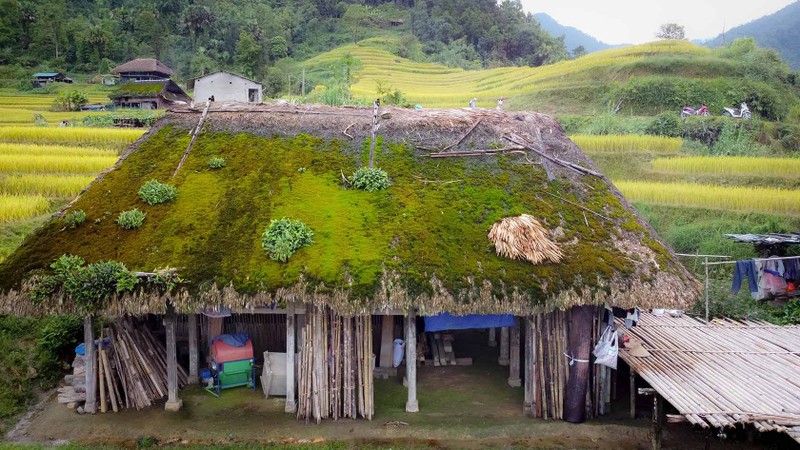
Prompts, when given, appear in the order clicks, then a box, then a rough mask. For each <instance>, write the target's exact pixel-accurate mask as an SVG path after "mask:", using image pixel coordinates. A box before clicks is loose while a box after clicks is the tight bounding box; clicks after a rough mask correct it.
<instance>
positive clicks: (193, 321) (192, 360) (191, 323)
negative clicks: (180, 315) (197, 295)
mask: <svg viewBox="0 0 800 450" xmlns="http://www.w3.org/2000/svg"><path fill="white" fill-rule="evenodd" d="M186 318H187V320H186V326H187V327H188V328H189V378H188V379H187V383H188V384H197V382H198V381H199V380H198V376H197V370H198V359H199V356H198V351H197V314H195V313H191V314H189V315H188V316H187V317H186Z"/></svg>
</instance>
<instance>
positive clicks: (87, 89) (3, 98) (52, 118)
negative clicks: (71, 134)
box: [0, 83, 112, 126]
mask: <svg viewBox="0 0 800 450" xmlns="http://www.w3.org/2000/svg"><path fill="white" fill-rule="evenodd" d="M111 89H112V88H109V87H105V86H99V85H87V84H81V83H75V84H71V85H66V84H61V83H59V84H58V85H57V91H58V92H62V91H73V90H75V91H81V92H84V93H86V94H87V96H88V97H89V103H103V104H105V103H108V102H109V99H108V94H109V92H111ZM58 92H50V93H40V92H38V91H36V90H33V91H29V92H20V91H18V90H16V89H9V88H2V89H0V126H5V125H33V124H34V116H35V115H37V114H39V115H40V116H42V117H43V118H44V119H45V120H46V121H47V125H49V126H58V125H59V124H60V123H61V121H62V120H67V121H69V122H72V123H79V122H80V121H81V120H82V119H83V118H84V117H88V116H91V115H97V114H104V113H102V112H54V111H50V109H51V108H52V105H53V100H55V98H56V97H57V96H58Z"/></svg>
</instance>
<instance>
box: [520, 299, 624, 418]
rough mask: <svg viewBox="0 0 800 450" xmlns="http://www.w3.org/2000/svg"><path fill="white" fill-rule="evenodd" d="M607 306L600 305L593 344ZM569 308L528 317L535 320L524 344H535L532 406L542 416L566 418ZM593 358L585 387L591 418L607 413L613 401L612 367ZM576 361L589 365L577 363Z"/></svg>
mask: <svg viewBox="0 0 800 450" xmlns="http://www.w3.org/2000/svg"><path fill="white" fill-rule="evenodd" d="M603 312H604V308H601V307H598V314H597V317H596V318H595V320H594V321H593V329H594V331H593V333H592V347H593V348H594V346H595V344H596V343H597V340H598V339H599V338H600V336H601V335H602V333H603V330H604V327H603V325H602V319H603ZM569 319H570V310H567V311H560V310H556V311H553V312H550V313H545V314H536V315H534V316H531V317H530V318H529V320H531V321H532V323H533V329H532V333H531V335H530V336H528V337H527V338H526V344H525V345H533V348H534V357H533V361H532V363H531V364H532V367H531V370H532V377H531V381H532V385H533V386H532V387H531V392H532V394H531V395H532V398H531V400H532V408H531V415H532V416H533V417H537V418H542V419H546V420H548V419H555V420H561V419H563V417H564V398H565V394H566V390H567V380H568V378H569V370H570V360H571V358H570V357H568V356H567V355H568V353H569V350H568V349H567V336H568V335H569V326H568V324H569ZM593 358H594V357H590V362H589V364H592V369H591V370H590V371H589V377H588V379H587V390H586V418H587V419H591V418H594V417H597V416H600V415H603V414H605V413H606V412H607V404H608V403H609V402H610V401H611V378H612V371H611V369H609V368H607V367H604V366H598V365H596V364H594V360H593ZM576 364H586V363H580V362H576Z"/></svg>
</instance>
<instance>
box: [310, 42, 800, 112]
mask: <svg viewBox="0 0 800 450" xmlns="http://www.w3.org/2000/svg"><path fill="white" fill-rule="evenodd" d="M398 45H399V43H398V41H397V39H396V38H394V37H391V36H389V37H379V38H371V39H367V40H364V41H360V42H358V43H355V44H348V45H345V46H342V47H339V48H337V49H336V50H332V51H330V52H326V53H323V54H321V55H318V56H316V57H313V58H311V59H309V60H307V61H305V62H304V63H303V64H302V66H303V67H305V68H306V69H307V70H308V72H309V76H310V77H312V78H313V79H322V80H332V79H335V78H341V73H342V72H343V68H344V67H347V68H351V67H352V68H353V69H350V71H351V76H350V82H351V83H350V91H351V94H352V95H353V97H355V98H357V99H361V100H362V101H367V100H368V99H371V98H373V97H375V96H376V95H377V93H378V90H379V88H384V89H386V88H389V90H391V91H394V90H399V91H400V92H401V93H402V94H403V96H404V97H405V101H406V102H407V103H409V104H411V105H414V104H420V105H422V106H423V107H458V106H467V104H468V102H469V100H470V99H471V98H473V97H476V98H478V106H482V107H494V106H495V104H496V102H497V99H498V98H500V97H505V98H507V101H506V103H505V107H506V108H508V109H532V110H537V111H543V112H549V113H556V114H594V113H597V112H603V111H606V110H608V109H609V108H610V106H613V105H614V104H615V103H616V102H617V101H618V100H622V104H621V108H622V109H621V112H623V113H628V114H653V113H657V112H660V111H662V110H666V109H677V110H679V108H680V107H682V106H683V105H686V104H695V105H699V104H700V103H701V102H706V103H707V104H708V106H709V108H711V110H712V111H714V112H716V113H719V112H721V111H722V108H723V107H724V106H732V105H734V104H738V103H739V102H741V101H748V102H749V104H750V106H751V109H753V110H754V111H756V112H758V113H760V114H761V115H762V116H764V117H766V118H768V119H776V118H781V117H785V116H786V115H787V114H788V113H789V111H790V110H791V108H792V107H793V106H794V105H796V104H797V103H798V89H797V86H796V84H795V82H796V79H795V77H794V76H793V74H792V73H791V72H790V71H789V69H788V68H787V67H786V66H785V64H783V65H781V64H777V65H776V64H773V65H770V66H769V67H760V68H753V67H749V66H747V67H745V66H744V65H743V64H742V63H741V62H740V61H741V59H742V58H743V57H745V56H748V57H756V56H760V55H762V54H763V53H764V52H765V51H764V50H762V49H760V48H758V47H756V46H755V45H753V44H752V42H750V41H742V42H737V43H736V44H734V45H732V46H731V47H729V48H724V49H719V50H711V49H708V48H706V47H701V46H698V45H695V44H693V43H690V42H687V41H674V40H670V41H657V42H652V43H649V44H643V45H636V46H631V47H625V48H618V49H611V50H605V51H601V52H596V53H592V54H590V55H587V56H583V57H581V58H577V59H574V60H565V61H561V62H557V63H555V64H548V65H544V66H540V67H499V68H493V69H484V70H464V69H459V68H449V67H446V66H443V65H438V64H432V63H427V62H417V61H411V60H409V59H407V58H403V57H400V56H398V55H397V54H396V53H394V52H393V50H395V49H396V48H397V47H398ZM329 82H330V81H329Z"/></svg>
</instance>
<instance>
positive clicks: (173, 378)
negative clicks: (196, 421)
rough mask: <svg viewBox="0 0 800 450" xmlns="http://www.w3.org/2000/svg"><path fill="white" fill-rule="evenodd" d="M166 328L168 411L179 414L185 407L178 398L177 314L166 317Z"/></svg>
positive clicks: (170, 313)
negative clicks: (182, 407)
mask: <svg viewBox="0 0 800 450" xmlns="http://www.w3.org/2000/svg"><path fill="white" fill-rule="evenodd" d="M164 328H165V330H166V341H167V403H165V404H164V409H165V410H166V411H171V412H177V411H178V410H180V409H181V406H183V400H181V399H180V398H178V357H177V354H176V344H175V313H174V312H172V311H170V312H168V313H167V315H166V316H164Z"/></svg>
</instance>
